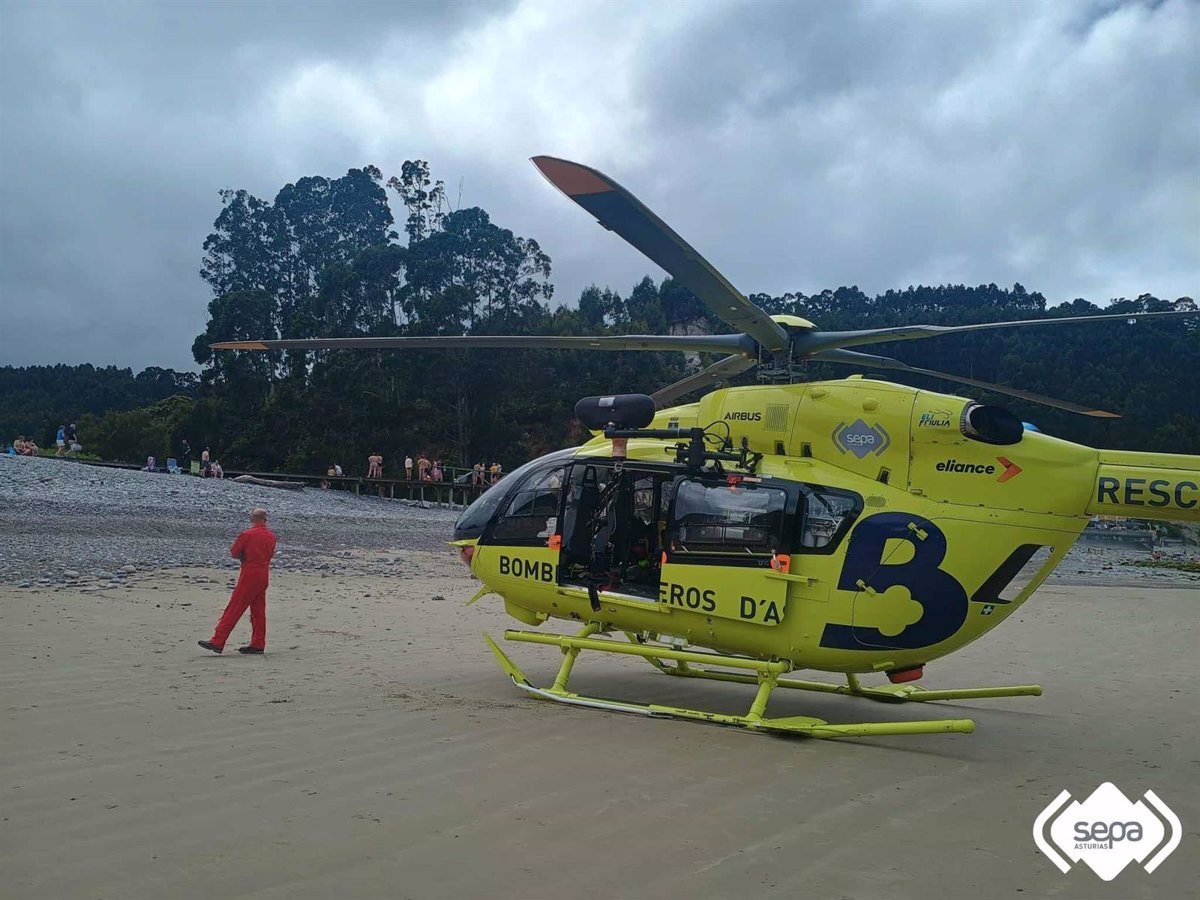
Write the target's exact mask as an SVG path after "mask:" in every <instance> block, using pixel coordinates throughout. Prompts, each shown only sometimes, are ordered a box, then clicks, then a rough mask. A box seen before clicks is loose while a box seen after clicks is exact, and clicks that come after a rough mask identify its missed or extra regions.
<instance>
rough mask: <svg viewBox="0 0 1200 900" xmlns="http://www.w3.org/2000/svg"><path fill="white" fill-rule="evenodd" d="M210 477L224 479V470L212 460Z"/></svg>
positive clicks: (216, 461) (218, 463)
mask: <svg viewBox="0 0 1200 900" xmlns="http://www.w3.org/2000/svg"><path fill="white" fill-rule="evenodd" d="M212 477H213V478H224V477H225V470H224V469H222V468H221V463H220V462H219V461H218V460H215V459H214V460H213V463H212Z"/></svg>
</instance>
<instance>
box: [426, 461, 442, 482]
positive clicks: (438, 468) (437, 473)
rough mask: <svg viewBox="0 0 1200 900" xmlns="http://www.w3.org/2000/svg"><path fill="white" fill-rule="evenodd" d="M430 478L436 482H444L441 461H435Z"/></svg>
mask: <svg viewBox="0 0 1200 900" xmlns="http://www.w3.org/2000/svg"><path fill="white" fill-rule="evenodd" d="M429 477H430V478H432V479H433V480H434V481H441V480H442V461H441V460H440V459H435V460H434V461H433V468H431V469H430V470H429Z"/></svg>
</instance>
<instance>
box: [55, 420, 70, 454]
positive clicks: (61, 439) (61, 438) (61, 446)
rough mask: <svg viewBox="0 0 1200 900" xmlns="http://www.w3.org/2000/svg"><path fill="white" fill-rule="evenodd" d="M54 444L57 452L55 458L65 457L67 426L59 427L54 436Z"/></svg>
mask: <svg viewBox="0 0 1200 900" xmlns="http://www.w3.org/2000/svg"><path fill="white" fill-rule="evenodd" d="M54 443H56V444H57V445H58V452H57V453H55V454H54V455H55V456H65V455H66V452H67V426H66V425H59V426H58V433H57V434H56V435H55V436H54Z"/></svg>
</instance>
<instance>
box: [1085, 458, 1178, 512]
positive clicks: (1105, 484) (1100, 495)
mask: <svg viewBox="0 0 1200 900" xmlns="http://www.w3.org/2000/svg"><path fill="white" fill-rule="evenodd" d="M1086 512H1087V513H1088V515H1101V516H1129V517H1131V518H1135V519H1167V520H1172V521H1176V522H1178V521H1185V522H1200V457H1196V456H1187V455H1184V454H1182V453H1141V452H1137V451H1131V450H1101V451H1100V465H1099V466H1098V467H1097V469H1096V484H1095V487H1094V488H1093V490H1092V499H1091V502H1090V503H1089V504H1088V507H1087V510H1086Z"/></svg>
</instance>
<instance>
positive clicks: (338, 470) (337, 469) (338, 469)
mask: <svg viewBox="0 0 1200 900" xmlns="http://www.w3.org/2000/svg"><path fill="white" fill-rule="evenodd" d="M333 474H334V475H336V476H337V477H338V478H341V477H342V475H343V472H342V467H341V466H339V465H338V464H337V463H334V464H333Z"/></svg>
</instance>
